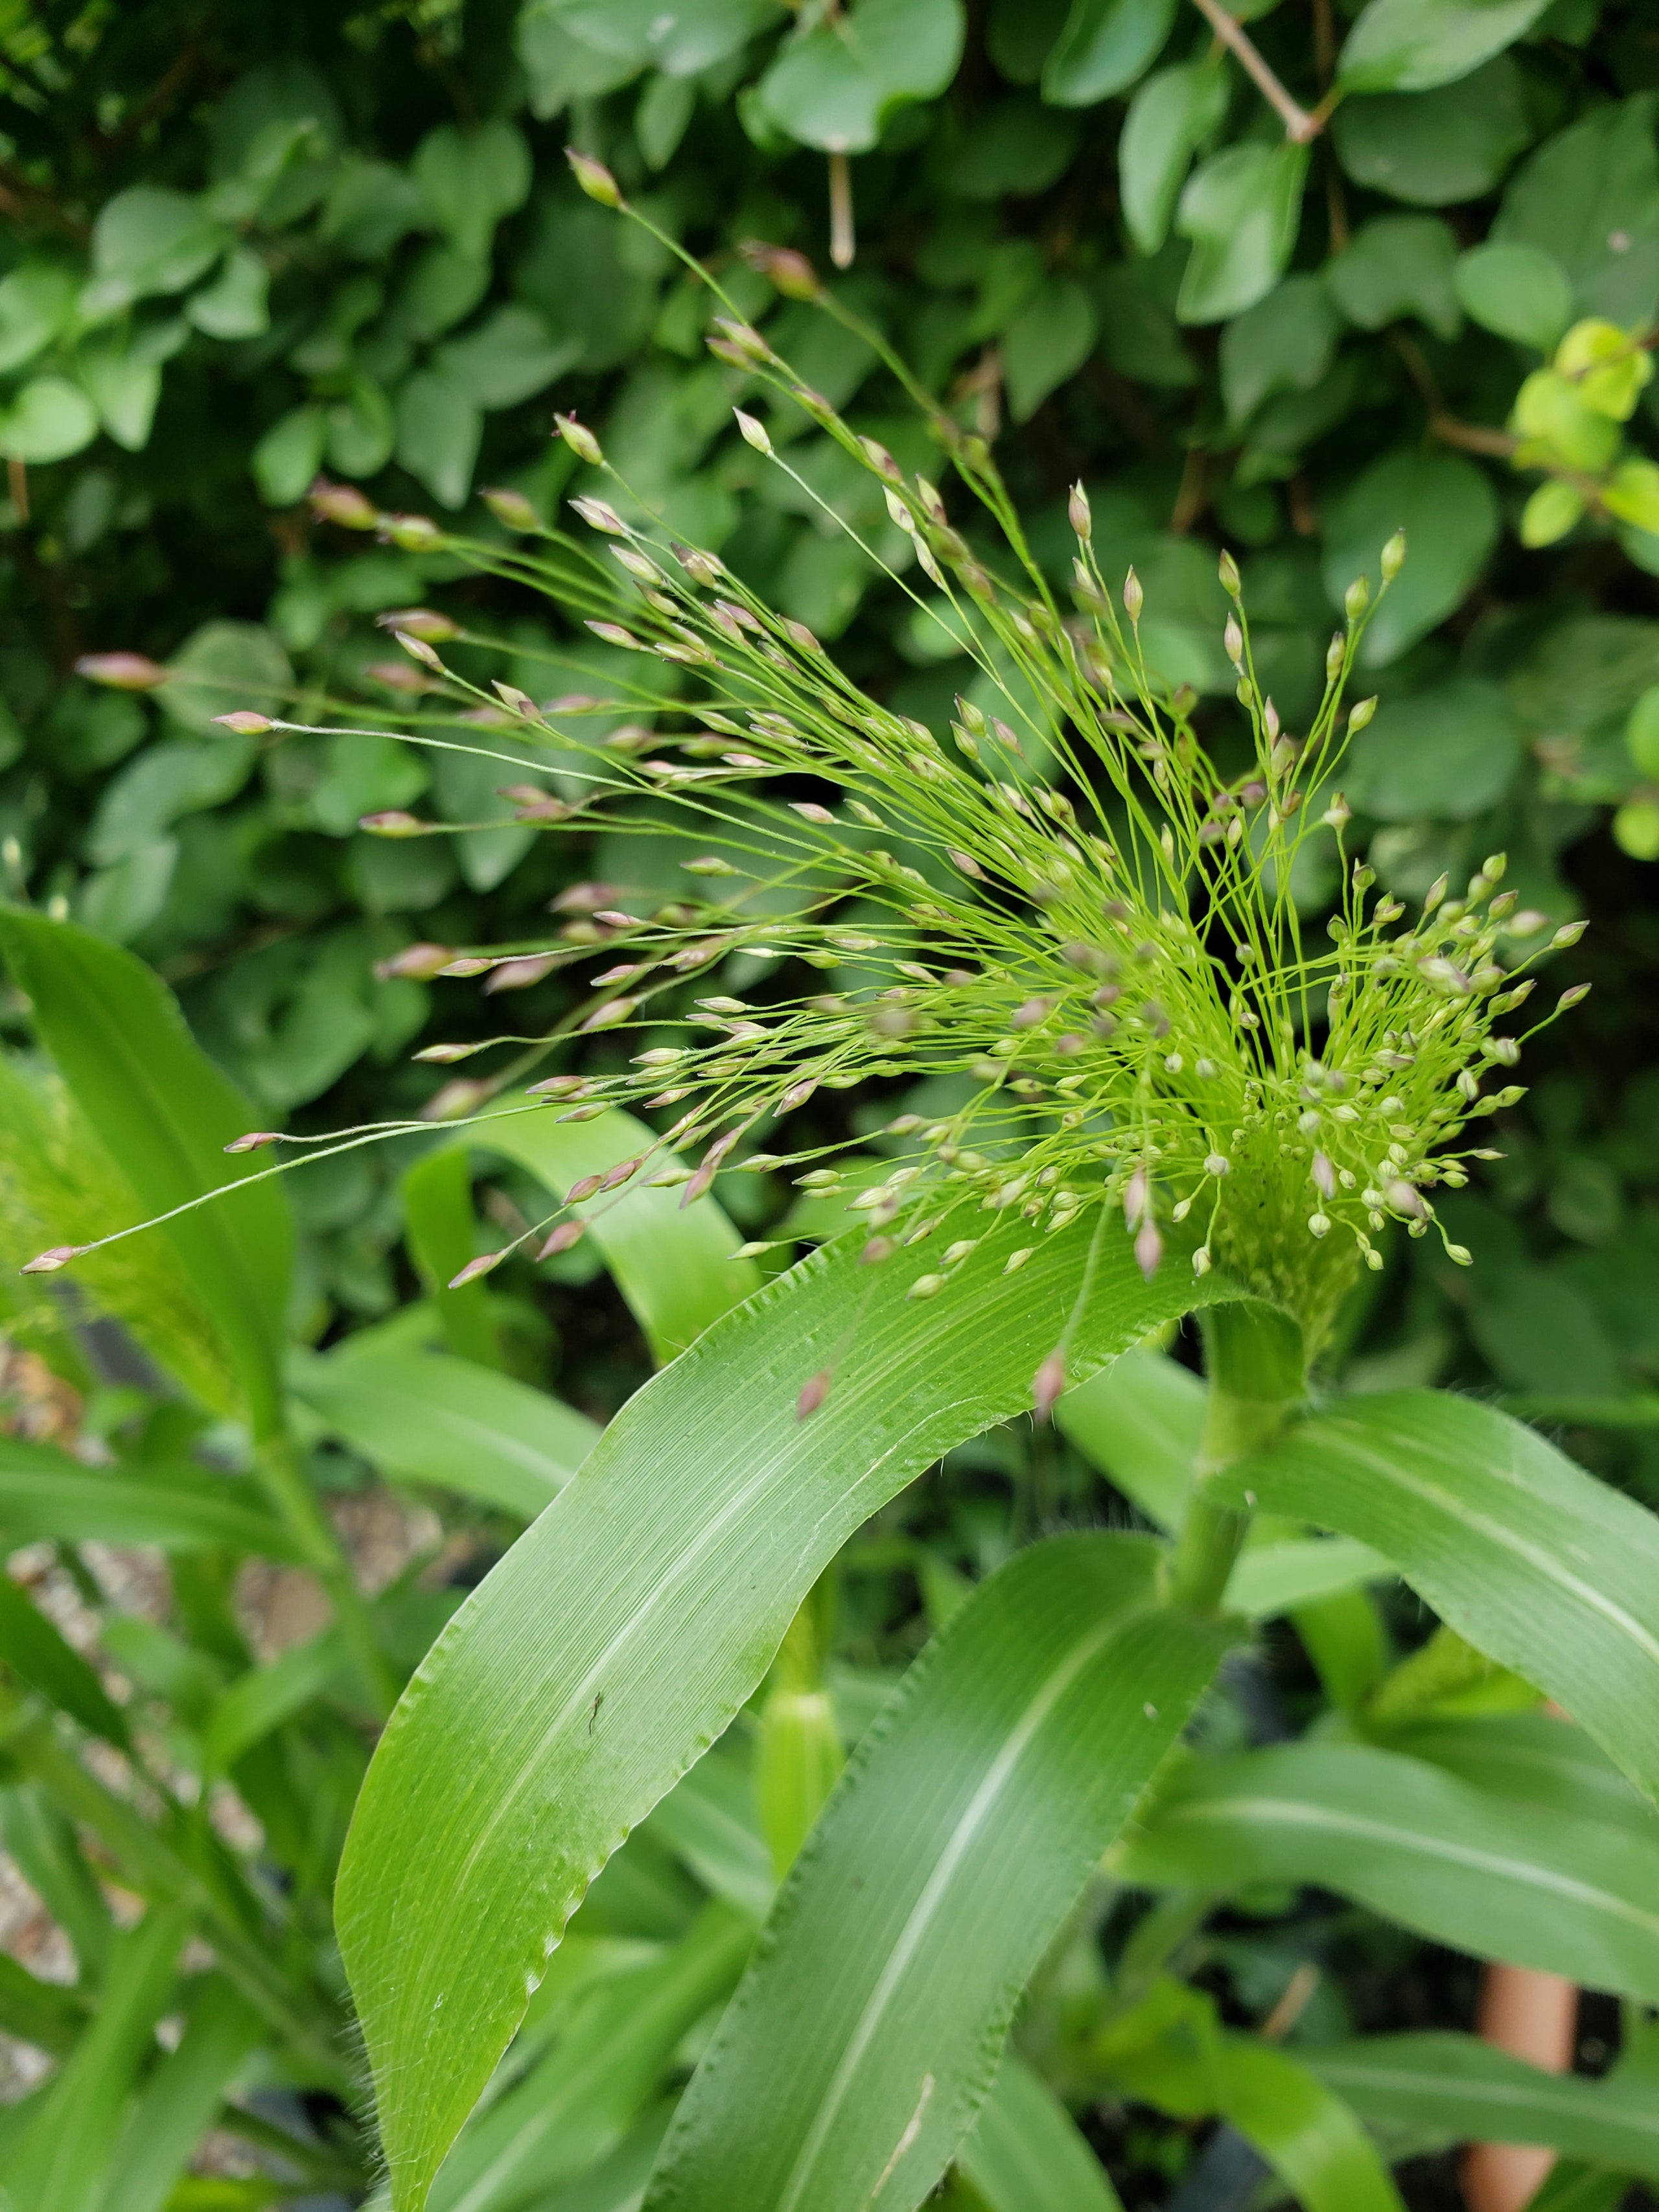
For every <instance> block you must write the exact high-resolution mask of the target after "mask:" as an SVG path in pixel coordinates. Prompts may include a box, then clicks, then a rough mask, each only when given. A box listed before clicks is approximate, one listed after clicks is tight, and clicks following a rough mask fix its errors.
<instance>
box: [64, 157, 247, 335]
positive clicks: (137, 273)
mask: <svg viewBox="0 0 1659 2212" xmlns="http://www.w3.org/2000/svg"><path fill="white" fill-rule="evenodd" d="M228 243H229V240H228V237H227V234H226V233H225V232H224V230H223V229H222V228H221V227H220V225H219V224H217V223H216V222H213V221H212V220H211V218H210V216H207V215H205V214H204V212H203V210H202V208H201V206H200V205H199V204H198V203H197V201H195V200H193V199H191V198H189V197H187V196H186V195H185V193H183V192H175V191H167V190H165V189H163V188H162V187H160V186H158V185H133V186H132V187H131V190H129V191H125V192H118V193H117V194H116V196H115V197H114V198H113V199H111V200H106V201H105V203H104V204H103V206H102V208H100V210H99V214H98V219H97V221H96V222H94V225H93V227H92V268H93V276H94V301H95V304H96V306H97V307H105V308H107V307H125V306H127V305H128V304H129V303H130V302H131V301H134V300H140V299H143V298H145V297H146V296H148V295H150V294H153V293H157V292H182V291H183V290H184V289H185V286H186V285H187V284H193V283H195V281H196V279H197V277H198V276H202V275H204V273H205V272H206V270H209V269H210V268H211V267H212V265H213V264H214V262H215V261H216V259H217V258H218V257H219V256H220V254H221V253H222V252H224V249H225V247H226V246H227V245H228ZM86 305H87V303H86V302H85V301H83V302H82V313H85V311H86Z"/></svg>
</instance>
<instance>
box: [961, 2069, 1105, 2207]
mask: <svg viewBox="0 0 1659 2212" xmlns="http://www.w3.org/2000/svg"><path fill="white" fill-rule="evenodd" d="M957 2172H958V2173H959V2174H960V2175H961V2176H962V2178H963V2180H965V2181H966V2182H967V2183H968V2185H969V2188H971V2189H972V2191H974V2194H975V2197H979V2198H980V2199H981V2200H982V2201H983V2203H984V2205H985V2207H986V2212H1122V2206H1121V2201H1120V2199H1119V2197H1118V2193H1117V2191H1116V2190H1115V2189H1114V2188H1113V2186H1112V2185H1111V2183H1110V2181H1109V2179H1107V2175H1106V2171H1105V2168H1104V2167H1103V2166H1102V2165H1101V2163H1100V2160H1098V2159H1097V2157H1096V2156H1095V2154H1094V2153H1093V2151H1092V2150H1091V2148H1089V2146H1088V2144H1087V2143H1086V2142H1085V2141H1084V2139H1083V2137H1082V2136H1081V2135H1080V2134H1079V2132H1078V2129H1077V2125H1076V2123H1075V2122H1074V2121H1073V2118H1072V2116H1071V2114H1070V2113H1069V2112H1067V2111H1066V2107H1065V2106H1064V2105H1062V2104H1061V2103H1060V2100H1059V2098H1058V2097H1057V2096H1055V2094H1054V2091H1053V2090H1052V2089H1051V2088H1050V2087H1048V2083H1047V2082H1046V2081H1044V2080H1043V2079H1042V2075H1040V2074H1036V2073H1033V2071H1032V2070H1031V2069H1030V2067H1029V2066H1027V2065H1026V2064H1024V2062H1023V2061H1022V2060H1020V2059H1018V2058H1017V2057H1015V2056H1014V2054H1013V2052H1012V2051H1009V2052H1008V2053H1007V2054H1006V2056H1005V2057H1004V2058H1003V2062H1002V2063H1001V2065H1000V2067H999V2068H998V2069H997V2078H996V2080H995V2081H994V2082H993V2083H992V2085H991V2093H990V2095H989V2096H988V2097H987V2099H986V2100H985V2102H984V2103H983V2105H981V2107H980V2113H979V2118H977V2119H976V2120H975V2123H974V2124H973V2126H972V2127H971V2128H970V2129H969V2131H968V2133H967V2135H966V2136H964V2137H963V2141H962V2144H961V2148H959V2149H958V2150H957Z"/></svg>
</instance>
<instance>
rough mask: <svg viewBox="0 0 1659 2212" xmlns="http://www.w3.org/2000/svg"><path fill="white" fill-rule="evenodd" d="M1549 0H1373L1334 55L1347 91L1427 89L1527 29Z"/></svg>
mask: <svg viewBox="0 0 1659 2212" xmlns="http://www.w3.org/2000/svg"><path fill="white" fill-rule="evenodd" d="M1548 5H1549V0H1370V4H1369V5H1368V6H1367V7H1366V8H1365V9H1364V12H1363V13H1362V14H1361V15H1360V18H1359V20H1358V22H1357V23H1356V24H1355V25H1354V27H1353V28H1352V31H1350V32H1349V33H1348V35H1347V38H1346V40H1345V42H1344V44H1343V47H1342V52H1341V56H1340V59H1339V61H1338V63H1337V82H1339V83H1340V85H1341V86H1342V88H1343V89H1344V90H1345V91H1346V92H1427V91H1429V90H1431V88H1433V87H1434V86H1436V85H1440V84H1450V83H1452V82H1454V81H1455V79H1456V78H1458V77H1462V76H1468V74H1469V71H1470V70H1474V69H1478V68H1479V67H1480V64H1481V63H1482V62H1486V61H1490V60H1491V59H1492V56H1493V55H1494V54H1499V53H1502V52H1503V51H1504V47H1505V46H1513V45H1514V43H1515V41H1516V40H1517V39H1518V38H1519V37H1520V36H1521V35H1522V33H1523V32H1525V31H1529V30H1530V29H1531V28H1532V27H1533V25H1534V23H1535V22H1536V21H1538V18H1539V17H1540V16H1541V15H1542V14H1543V12H1544V10H1545V9H1546V8H1547V6H1548Z"/></svg>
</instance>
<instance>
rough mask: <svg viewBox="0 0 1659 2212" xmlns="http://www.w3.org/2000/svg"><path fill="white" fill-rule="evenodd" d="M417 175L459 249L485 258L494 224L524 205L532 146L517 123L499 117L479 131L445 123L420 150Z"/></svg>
mask: <svg viewBox="0 0 1659 2212" xmlns="http://www.w3.org/2000/svg"><path fill="white" fill-rule="evenodd" d="M414 169H415V179H416V183H417V184H418V185H420V187H421V190H422V192H423V193H424V194H425V196H426V201H427V204H428V207H429V208H430V209H431V210H432V213H433V215H434V216H435V217H436V218H437V221H438V224H439V227H440V228H441V229H442V230H443V232H444V233H445V234H446V236H447V238H448V239H449V240H450V241H451V243H452V244H453V246H454V247H455V250H456V252H458V253H460V254H462V255H464V256H465V257H466V258H469V259H478V258H482V257H483V254H484V252H486V250H487V249H488V247H489V240H490V238H491V235H492V234H493V233H494V231H495V225H496V224H497V223H498V222H500V221H501V217H502V216H507V215H511V214H512V213H513V210H514V209H515V208H520V207H522V206H523V205H524V203H525V199H526V195H527V194H528V192H529V191H530V149H529V148H528V146H526V143H525V141H524V136H523V133H522V132H521V131H519V130H518V129H517V127H516V126H515V125H513V124H511V123H508V122H507V121H506V120H504V119H503V118H500V117H497V118H495V120H493V121H491V122H489V123H485V124H483V125H480V127H479V128H478V129H477V130H476V131H460V130H458V129H457V128H456V126H455V125H453V124H442V125H440V126H439V128H438V129H437V130H435V131H428V133H427V135H426V137H424V138H422V141H421V143H420V144H419V146H418V147H416V150H415V163H414Z"/></svg>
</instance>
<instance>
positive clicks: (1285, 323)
mask: <svg viewBox="0 0 1659 2212" xmlns="http://www.w3.org/2000/svg"><path fill="white" fill-rule="evenodd" d="M1341 331H1342V323H1341V318H1340V316H1339V315H1338V313H1337V312H1336V309H1335V308H1334V306H1333V305H1332V302H1331V295H1330V292H1329V291H1328V289H1327V287H1326V284H1325V283H1324V282H1323V280H1322V278H1320V277H1318V276H1306V275H1297V276H1287V277H1286V278H1285V281H1284V283H1282V284H1280V285H1279V286H1278V287H1277V288H1276V289H1274V290H1273V291H1272V292H1270V293H1269V294H1268V295H1267V298H1266V299H1265V300H1258V301H1257V302H1256V304H1255V307H1249V308H1246V310H1245V312H1244V313H1243V314H1242V315H1236V316H1235V317H1234V318H1233V319H1232V321H1231V322H1230V323H1229V324H1228V325H1227V326H1226V328H1225V330H1224V331H1222V333H1221V393H1222V397H1223V398H1224V399H1225V401H1226V403H1227V415H1228V419H1229V420H1230V421H1231V422H1247V421H1248V420H1249V417H1250V416H1252V415H1253V414H1254V413H1255V410H1256V409H1257V408H1258V407H1259V406H1260V405H1261V402H1262V401H1263V400H1264V399H1267V398H1270V397H1271V395H1272V394H1273V392H1310V391H1312V389H1313V387H1314V386H1315V385H1316V384H1317V383H1318V382H1319V381H1320V380H1321V379H1322V377H1323V376H1324V375H1325V374H1326V372H1327V371H1328V368H1330V365H1331V362H1332V360H1333V358H1334V355H1335V352H1336V345H1337V340H1338V338H1339V337H1340V335H1341Z"/></svg>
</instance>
